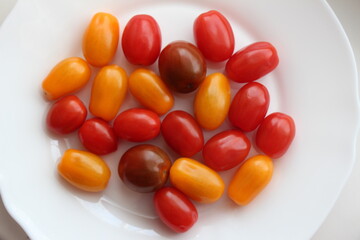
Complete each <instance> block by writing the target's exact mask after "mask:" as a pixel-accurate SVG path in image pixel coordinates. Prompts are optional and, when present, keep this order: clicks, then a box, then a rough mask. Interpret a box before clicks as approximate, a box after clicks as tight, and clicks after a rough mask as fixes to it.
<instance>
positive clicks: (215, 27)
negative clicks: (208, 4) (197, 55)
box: [194, 10, 235, 62]
mask: <svg viewBox="0 0 360 240" xmlns="http://www.w3.org/2000/svg"><path fill="white" fill-rule="evenodd" d="M194 36H195V42H196V45H197V46H198V48H199V49H200V51H201V52H202V54H203V55H204V57H205V58H206V59H208V60H210V61H214V62H221V61H224V60H226V59H228V58H230V57H231V55H232V54H233V52H234V45H235V44H234V34H233V31H232V28H231V26H230V23H229V22H228V20H227V19H226V18H225V17H224V16H223V15H222V14H221V13H219V12H218V11H215V10H211V11H208V12H206V13H203V14H201V15H200V16H198V17H197V18H196V20H195V22H194Z"/></svg>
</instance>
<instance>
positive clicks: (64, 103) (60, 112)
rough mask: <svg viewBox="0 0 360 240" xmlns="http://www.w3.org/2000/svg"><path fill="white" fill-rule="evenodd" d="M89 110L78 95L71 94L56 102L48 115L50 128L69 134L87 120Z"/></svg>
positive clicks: (59, 132)
mask: <svg viewBox="0 0 360 240" xmlns="http://www.w3.org/2000/svg"><path fill="white" fill-rule="evenodd" d="M86 115H87V110H86V107H85V105H84V103H83V102H82V101H81V100H80V99H79V98H78V97H76V96H74V95H69V96H66V97H63V98H61V99H60V100H58V101H57V102H55V103H54V104H53V105H52V106H51V108H50V110H49V112H48V114H47V117H46V125H47V128H48V129H49V130H51V131H52V132H55V133H58V134H67V133H71V132H73V131H75V130H76V129H78V128H79V127H80V126H81V125H82V124H83V123H84V121H85V119H86Z"/></svg>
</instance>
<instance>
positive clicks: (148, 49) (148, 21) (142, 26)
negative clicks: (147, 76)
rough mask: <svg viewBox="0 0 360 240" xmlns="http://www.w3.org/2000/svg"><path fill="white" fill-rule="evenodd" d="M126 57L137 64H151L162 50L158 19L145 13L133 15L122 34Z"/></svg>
mask: <svg viewBox="0 0 360 240" xmlns="http://www.w3.org/2000/svg"><path fill="white" fill-rule="evenodd" d="M122 48H123V51H124V54H125V57H126V59H127V60H128V61H129V62H130V63H132V64H136V65H145V66H146V65H151V64H153V63H154V62H155V61H156V59H157V58H158V56H159V54H160V50H161V32H160V28H159V25H158V24H157V22H156V20H155V19H154V18H153V17H151V16H149V15H145V14H141V15H136V16H134V17H132V18H131V19H130V20H129V22H128V23H127V24H126V27H125V29H124V32H123V35H122Z"/></svg>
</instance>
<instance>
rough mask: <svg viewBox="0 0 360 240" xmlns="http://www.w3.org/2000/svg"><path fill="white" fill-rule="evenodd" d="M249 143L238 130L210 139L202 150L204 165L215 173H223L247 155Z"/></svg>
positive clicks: (222, 133) (219, 134) (225, 132)
mask: <svg viewBox="0 0 360 240" xmlns="http://www.w3.org/2000/svg"><path fill="white" fill-rule="evenodd" d="M250 147H251V143H250V141H249V139H248V138H247V137H246V135H245V134H243V133H242V132H241V131H238V130H228V131H224V132H221V133H218V134H216V135H215V136H213V137H212V138H210V139H209V140H208V141H207V142H206V144H205V146H204V149H203V152H202V154H203V157H204V162H205V164H206V165H208V166H209V167H211V168H212V169H214V170H215V171H224V170H228V169H231V168H233V167H235V166H236V165H238V164H240V163H241V162H242V161H244V160H245V158H246V156H247V155H248V154H249V151H250Z"/></svg>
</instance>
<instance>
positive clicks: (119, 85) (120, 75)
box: [89, 64, 128, 121]
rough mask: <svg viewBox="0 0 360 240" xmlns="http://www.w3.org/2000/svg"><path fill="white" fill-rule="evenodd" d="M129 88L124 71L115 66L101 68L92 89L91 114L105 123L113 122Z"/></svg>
mask: <svg viewBox="0 0 360 240" xmlns="http://www.w3.org/2000/svg"><path fill="white" fill-rule="evenodd" d="M127 88H128V80H127V76H126V72H125V70H124V69H122V68H121V67H119V66H117V65H115V64H114V65H109V66H105V67H103V68H101V69H100V71H99V72H98V74H97V75H96V77H95V79H94V82H93V85H92V88H91V97H90V104H89V110H90V112H91V113H92V114H93V115H94V116H97V117H100V118H102V119H104V120H105V121H111V120H112V119H113V118H115V116H116V114H117V113H118V111H119V109H120V107H121V105H122V103H123V101H124V98H125V96H126V93H127Z"/></svg>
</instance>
